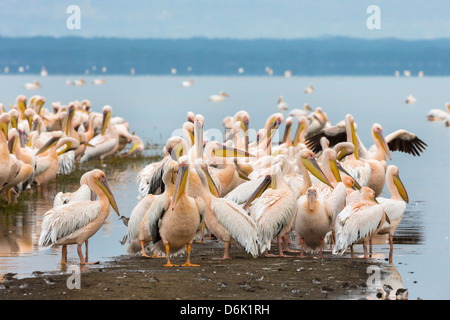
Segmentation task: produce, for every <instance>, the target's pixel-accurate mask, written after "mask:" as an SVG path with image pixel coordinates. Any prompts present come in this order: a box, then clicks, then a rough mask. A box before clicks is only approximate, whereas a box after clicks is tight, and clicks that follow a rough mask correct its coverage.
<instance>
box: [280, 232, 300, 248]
mask: <svg viewBox="0 0 450 320" xmlns="http://www.w3.org/2000/svg"><path fill="white" fill-rule="evenodd" d="M283 243H284V252H295V253H298V252H299V251H298V250H294V249H291V248H289V244H290V243H291V239H290V238H289V234H288V233H286V234H285V235H284V236H283Z"/></svg>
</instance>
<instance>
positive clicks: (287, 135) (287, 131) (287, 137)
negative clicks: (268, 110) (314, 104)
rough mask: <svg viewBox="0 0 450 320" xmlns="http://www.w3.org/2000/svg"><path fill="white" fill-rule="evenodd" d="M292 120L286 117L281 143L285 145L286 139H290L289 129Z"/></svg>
mask: <svg viewBox="0 0 450 320" xmlns="http://www.w3.org/2000/svg"><path fill="white" fill-rule="evenodd" d="M292 123H293V119H292V117H287V118H286V122H285V126H286V128H285V130H284V136H283V143H286V142H287V140H288V139H291V135H290V134H291V128H292Z"/></svg>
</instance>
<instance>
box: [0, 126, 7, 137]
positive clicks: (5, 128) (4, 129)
mask: <svg viewBox="0 0 450 320" xmlns="http://www.w3.org/2000/svg"><path fill="white" fill-rule="evenodd" d="M0 129H1V130H2V131H3V134H4V135H5V137H6V139H8V124H7V123H6V122H2V123H1V124H0Z"/></svg>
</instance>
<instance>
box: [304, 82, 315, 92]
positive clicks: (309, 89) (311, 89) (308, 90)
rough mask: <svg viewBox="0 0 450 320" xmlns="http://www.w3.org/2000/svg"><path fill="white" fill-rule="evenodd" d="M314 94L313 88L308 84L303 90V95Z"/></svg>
mask: <svg viewBox="0 0 450 320" xmlns="http://www.w3.org/2000/svg"><path fill="white" fill-rule="evenodd" d="M313 92H314V87H313V85H312V84H310V85H309V86H308V87H306V88H305V94H312V93H313Z"/></svg>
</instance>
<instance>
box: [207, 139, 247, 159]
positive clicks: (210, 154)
mask: <svg viewBox="0 0 450 320" xmlns="http://www.w3.org/2000/svg"><path fill="white" fill-rule="evenodd" d="M205 155H206V157H207V159H208V160H209V161H211V162H212V163H217V162H220V163H222V164H223V163H226V162H227V161H226V159H227V158H242V157H243V158H249V157H253V155H252V154H250V153H248V152H247V151H244V150H240V149H237V148H234V147H229V146H227V145H226V144H222V143H220V142H218V141H210V142H208V143H207V144H206V147H205ZM218 158H222V159H221V160H220V161H217V160H218Z"/></svg>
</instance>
